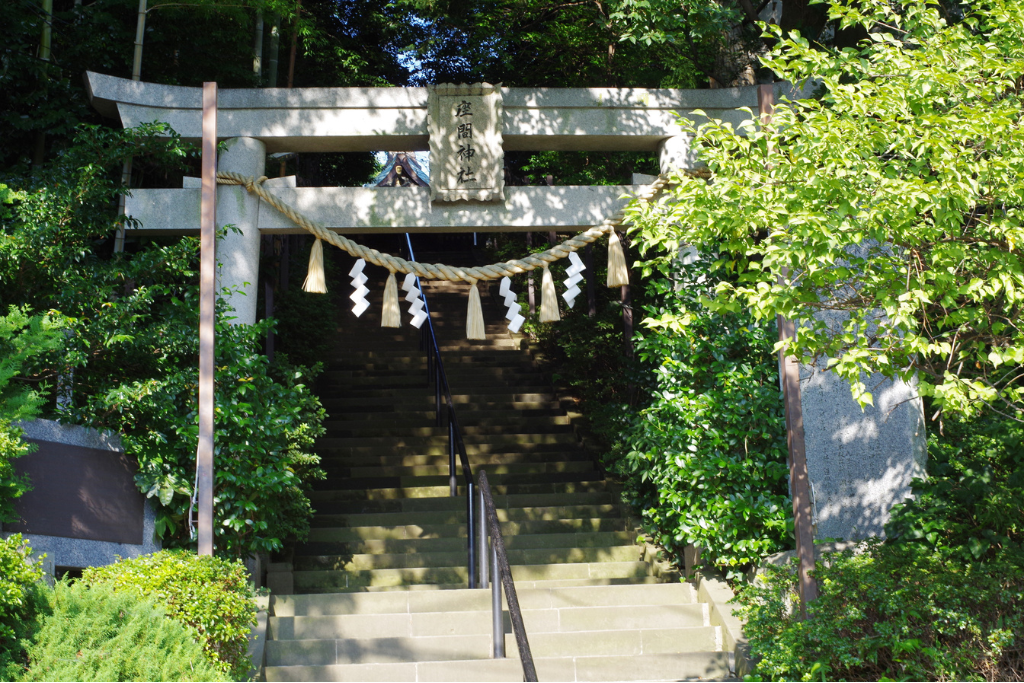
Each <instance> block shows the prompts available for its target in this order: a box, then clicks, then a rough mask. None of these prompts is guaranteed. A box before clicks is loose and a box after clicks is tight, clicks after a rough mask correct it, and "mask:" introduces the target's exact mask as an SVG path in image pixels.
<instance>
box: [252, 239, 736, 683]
mask: <svg viewBox="0 0 1024 683" xmlns="http://www.w3.org/2000/svg"><path fill="white" fill-rule="evenodd" d="M424 257H425V258H424ZM428 258H429V256H428V255H421V260H427V259H428ZM346 270H347V267H346ZM368 271H371V272H368V275H370V277H371V281H370V282H369V283H368V286H370V287H371V292H372V294H371V295H370V300H371V307H370V308H369V309H368V310H367V312H366V313H364V314H363V316H362V318H358V319H357V318H356V317H355V316H353V315H352V314H351V313H347V314H346V317H345V319H344V321H343V323H342V325H341V329H339V338H338V344H337V347H336V351H335V354H334V358H333V362H331V363H330V365H329V367H328V369H327V371H326V373H325V375H326V376H325V378H324V380H325V381H324V383H323V388H322V391H321V400H322V401H323V403H324V406H325V407H326V408H327V411H328V413H329V415H330V416H331V417H330V418H329V421H328V423H327V425H326V426H327V430H328V432H327V435H326V436H325V437H324V438H323V439H322V440H321V441H320V443H319V447H318V451H319V453H320V455H321V457H322V459H323V467H324V469H325V471H326V472H327V474H328V477H327V480H326V481H324V482H320V483H319V485H318V487H317V489H316V490H315V491H314V493H313V496H312V502H313V507H314V509H315V510H316V515H315V517H314V520H313V524H312V526H313V528H312V529H311V532H310V535H309V540H308V542H307V543H305V544H303V545H301V546H298V547H297V548H296V549H295V553H294V557H293V558H292V563H291V564H292V567H291V569H292V574H291V577H292V582H291V583H292V584H293V585H292V589H293V590H294V593H295V594H292V595H288V594H281V593H280V592H278V593H275V594H274V595H273V596H272V599H271V610H272V615H273V616H271V618H270V624H269V631H268V638H269V640H268V643H267V648H266V668H265V675H266V679H267V680H268V681H313V680H325V681H349V680H354V681H462V680H466V681H468V680H474V681H505V680H508V681H521V680H522V678H523V673H522V668H521V666H520V664H519V660H518V655H517V650H516V646H515V642H514V637H513V636H512V635H511V627H510V625H509V623H508V615H507V613H506V614H505V623H506V626H505V629H506V630H505V633H506V635H505V637H506V641H507V642H506V651H507V652H508V653H509V655H510V656H509V658H507V659H491V658H490V656H491V639H492V636H491V614H490V591H489V590H481V589H475V590H471V589H467V588H465V586H466V581H467V569H466V508H465V499H464V497H458V498H450V497H448V463H447V458H448V455H447V453H448V449H447V431H446V428H444V427H436V426H435V422H434V419H435V414H434V397H433V393H432V390H431V389H429V388H428V385H427V368H426V358H425V355H424V354H423V353H422V352H421V351H419V350H418V342H419V332H418V331H417V330H415V329H414V328H412V327H410V326H408V322H407V321H408V316H407V315H405V313H404V309H405V308H406V305H405V303H404V302H403V306H402V307H403V323H404V324H405V326H404V327H403V328H401V329H397V330H395V329H382V328H380V327H379V323H380V310H381V292H382V290H383V284H384V276H385V275H386V273H384V272H383V271H382V270H381V269H368ZM376 271H380V272H376ZM375 277H376V281H374V278H375ZM424 289H425V291H426V294H427V299H428V302H429V305H430V308H431V312H432V314H433V320H434V325H435V329H436V331H437V335H438V339H439V343H440V346H441V352H442V355H443V358H444V363H445V368H446V370H447V374H448V378H449V382H450V384H451V387H452V393H453V398H454V400H455V402H456V404H457V410H458V415H459V420H460V422H461V423H462V425H463V427H464V438H465V442H466V447H467V450H468V452H469V457H470V461H471V463H472V464H473V467H474V469H480V468H483V469H485V470H486V471H487V474H488V477H489V478H490V480H491V482H492V490H493V493H494V499H495V504H496V507H497V508H498V515H499V518H500V520H501V523H502V533H503V535H504V537H505V542H506V545H507V548H508V555H509V561H510V563H511V564H512V565H513V568H512V571H513V577H514V579H515V582H516V588H517V591H518V593H519V602H520V604H521V606H522V608H523V619H524V621H525V624H526V630H527V634H528V636H529V640H530V645H531V648H532V651H533V657H534V660H535V662H536V665H537V672H538V676H539V678H540V680H541V681H607V680H619V681H624V680H680V679H709V678H719V679H720V678H723V677H728V676H729V675H730V674H729V654H728V653H727V652H725V651H724V650H723V632H722V627H721V626H713V625H712V619H711V614H710V610H709V606H708V604H706V603H701V602H699V601H698V599H697V597H698V596H697V591H696V590H695V588H694V587H693V585H691V584H689V583H680V582H679V580H678V576H677V575H676V574H674V573H672V572H671V571H669V570H668V569H667V568H666V567H665V565H664V564H663V563H659V562H656V561H653V559H652V558H651V557H650V555H649V552H648V551H647V549H646V547H645V546H642V545H637V544H636V537H637V532H636V529H635V525H634V524H633V522H632V521H631V520H630V517H629V512H628V510H627V509H625V508H624V506H623V505H622V504H621V503H620V501H619V499H618V495H617V494H616V493H615V492H614V491H613V490H612V489H611V488H610V487H609V484H608V482H606V481H605V480H604V479H603V478H602V475H601V473H600V472H599V471H598V469H597V468H596V467H595V465H594V462H593V458H592V455H591V454H589V453H588V452H586V451H585V450H584V449H583V448H582V447H581V445H580V443H579V441H578V439H577V437H576V435H575V433H574V431H573V428H572V426H571V425H570V424H569V420H568V417H567V416H566V414H565V412H564V411H563V410H562V409H561V408H560V404H559V402H558V400H557V397H556V396H555V395H554V394H553V392H552V389H551V385H550V382H549V380H548V378H547V377H546V376H545V375H544V374H543V373H542V372H541V371H540V370H538V369H537V368H536V367H535V366H534V364H533V362H532V360H531V357H530V355H529V354H528V353H527V352H526V351H523V350H520V342H519V339H518V338H516V337H514V336H511V335H510V334H509V333H508V332H507V330H506V329H505V324H504V307H503V306H501V302H500V300H497V296H496V291H497V289H496V287H495V288H494V291H495V298H494V299H492V297H491V296H490V295H489V292H488V290H487V288H483V287H482V288H481V294H482V295H483V303H484V316H485V319H486V320H487V321H489V324H488V325H487V336H488V339H487V340H486V341H468V340H466V339H465V316H466V303H467V292H468V285H462V284H452V283H427V282H424ZM347 293H348V292H347V290H346V292H345V295H347ZM461 481H462V480H461V477H460V482H461ZM463 493H464V492H463ZM649 560H652V561H649ZM285 590H286V591H287V588H286V589H285Z"/></svg>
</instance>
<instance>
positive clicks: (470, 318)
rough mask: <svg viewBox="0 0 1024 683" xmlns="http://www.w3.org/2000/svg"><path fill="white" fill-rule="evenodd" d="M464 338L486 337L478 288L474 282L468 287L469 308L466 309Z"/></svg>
mask: <svg viewBox="0 0 1024 683" xmlns="http://www.w3.org/2000/svg"><path fill="white" fill-rule="evenodd" d="M466 339H487V335H486V334H485V333H484V311H483V308H482V307H481V306H480V290H478V289H477V288H476V282H474V283H473V286H472V287H470V288H469V310H467V311H466Z"/></svg>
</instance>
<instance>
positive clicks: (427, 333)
mask: <svg viewBox="0 0 1024 683" xmlns="http://www.w3.org/2000/svg"><path fill="white" fill-rule="evenodd" d="M405 243H406V246H408V247H409V259H410V260H413V261H414V260H416V256H415V254H413V251H412V239H410V237H409V233H405ZM416 288H417V289H418V290H420V296H421V297H422V299H423V311H424V313H426V314H427V320H426V322H427V324H426V325H425V326H424V327H422V328H420V335H421V336H420V348H421V350H423V351H426V352H427V380H428V383H429V382H432V383H433V384H434V410H435V412H436V420H437V422H436V424H437V426H438V427H440V426H441V425H442V424H443V420H442V419H441V415H442V410H441V399H442V397H443V398H444V403H445V405H446V406H447V407H448V410H447V411H444V412H446V413H447V418H448V487H449V495H450V496H451V497H453V498H454V497H455V496H457V495H459V493H458V479H457V477H456V475H455V470H456V464H455V455H456V453H458V456H459V461H460V464H461V465H462V476H463V477H464V479H465V481H466V531H467V534H466V539H467V541H466V543H467V548H466V550H467V553H468V555H469V557H468V563H469V587H470V588H479V587H480V585H479V582H478V580H477V572H476V569H477V567H476V565H477V559H476V543H475V536H476V533H477V519H476V514H475V511H474V509H473V508H474V505H473V499H474V489H475V486H474V483H473V469H472V468H471V467H470V465H469V456H468V455H467V453H466V444H465V443H464V442H463V440H462V428H461V427H460V426H459V418H458V416H457V415H456V414H455V403H454V401H452V391H451V387H450V386H449V385H448V375H447V374H446V373H445V371H444V361H442V360H441V350H440V348H438V345H437V333H436V332H435V330H434V320H433V317H432V316H431V315H430V305H429V304H428V303H427V295H426V292H424V291H423V287H422V285H421V284H420V278H419V276H418V275H417V276H416Z"/></svg>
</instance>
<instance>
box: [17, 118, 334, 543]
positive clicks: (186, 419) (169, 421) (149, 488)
mask: <svg viewBox="0 0 1024 683" xmlns="http://www.w3.org/2000/svg"><path fill="white" fill-rule="evenodd" d="M164 133H166V131H165V130H164V129H162V128H159V127H144V128H142V129H136V130H128V131H111V130H108V129H101V128H86V129H84V130H83V131H81V133H80V135H79V137H78V143H77V144H76V145H74V146H72V147H70V148H68V149H67V150H64V151H63V152H61V154H59V155H58V157H57V158H56V160H55V161H54V162H53V163H52V165H50V167H49V168H44V169H43V170H42V171H41V172H40V173H39V174H38V175H36V176H32V177H29V178H27V179H25V184H26V187H25V188H24V189H21V190H19V192H20V194H19V197H20V199H18V200H16V201H15V202H14V204H12V205H11V209H10V211H9V212H8V214H7V215H6V216H4V217H3V223H2V230H3V237H4V239H3V240H2V241H0V285H2V287H0V299H2V300H3V301H4V303H7V304H8V305H13V304H17V305H32V306H34V307H37V308H40V309H43V310H50V309H56V310H59V311H61V313H62V314H63V316H64V318H65V321H66V329H67V331H68V333H69V334H68V336H67V338H66V339H64V340H63V343H62V344H61V349H60V350H59V353H56V354H53V357H51V358H48V359H47V362H46V363H44V364H41V369H40V370H39V372H38V373H37V377H38V378H42V379H50V380H51V381H53V380H54V379H55V377H56V376H57V375H58V374H61V373H66V372H68V370H69V369H73V370H74V391H73V394H72V396H71V397H70V401H69V402H68V403H66V404H65V405H64V407H63V408H62V412H61V413H60V415H61V416H62V417H63V418H66V419H68V420H69V421H71V422H73V423H77V424H85V425H89V426H92V427H95V428H97V429H109V430H112V431H115V432H118V433H120V434H121V435H122V437H123V442H124V445H125V448H126V451H127V452H128V453H129V455H132V456H134V457H136V458H137V459H138V461H139V473H138V475H137V484H138V485H139V488H140V489H141V490H142V491H143V492H145V493H146V494H147V495H149V496H151V497H152V498H153V499H154V500H156V501H158V502H159V503H160V504H161V507H160V510H159V512H158V522H157V532H158V535H160V536H161V537H162V538H163V539H164V542H165V543H167V544H169V545H174V544H186V545H187V544H189V543H191V542H192V541H191V539H190V535H189V531H188V519H189V517H188V513H189V509H190V500H191V497H192V492H193V486H194V478H195V453H196V444H197V438H198V435H197V426H196V425H197V418H196V416H197V406H196V403H197V393H198V392H197V386H198V385H197V383H198V376H197V373H198V370H197V367H196V362H195V359H196V357H197V356H198V339H197V338H196V334H195V330H196V326H197V324H198V305H197V302H198V276H197V269H198V255H199V254H198V246H199V245H198V240H196V239H195V238H184V239H177V240H164V243H162V244H161V243H151V244H148V245H145V246H144V247H142V248H140V249H138V250H137V251H136V252H135V253H121V254H111V253H110V252H109V251H107V249H109V244H110V237H111V236H112V234H113V229H114V222H115V216H114V215H113V213H112V212H111V210H110V209H111V200H112V199H113V198H114V197H116V195H117V193H118V192H121V191H124V189H123V188H121V187H120V186H119V184H118V183H117V182H116V179H117V178H118V177H119V173H118V171H117V170H116V169H119V168H120V162H121V160H122V159H123V158H124V156H125V155H126V154H134V155H136V156H138V157H139V158H146V157H147V156H148V157H149V158H151V159H152V160H153V163H162V164H164V165H166V164H168V163H173V162H180V161H182V160H184V159H186V158H187V155H188V153H189V149H188V148H187V147H184V146H182V145H181V144H180V142H179V141H178V140H177V139H176V138H175V137H174V136H170V137H163V134H164ZM229 316H230V312H229V311H228V310H227V309H226V308H224V304H221V306H220V310H219V314H218V336H219V340H220V343H219V344H218V345H217V349H218V358H217V367H218V377H217V380H218V385H217V386H218V391H217V396H216V401H217V415H216V420H217V432H218V441H217V444H216V448H217V451H216V457H217V458H218V462H222V463H225V464H226V466H224V467H218V474H217V481H216V488H217V491H218V496H217V500H216V505H217V507H216V511H215V514H216V515H217V520H216V521H217V524H216V525H215V528H216V529H217V532H218V536H217V539H216V543H217V549H218V552H220V553H224V554H229V555H234V556H242V555H250V554H252V553H256V552H267V551H271V550H277V549H280V548H281V546H282V544H283V542H284V540H285V539H290V538H301V537H302V536H303V534H304V533H305V530H306V529H307V528H308V523H309V516H310V507H309V500H308V497H307V496H306V491H307V488H308V482H309V480H310V479H311V478H314V477H316V476H319V470H318V468H317V463H318V462H319V461H318V459H317V457H316V456H315V455H313V454H312V453H311V447H312V444H313V441H314V439H315V438H316V437H317V436H319V435H320V433H321V432H322V427H321V422H322V420H323V417H324V411H323V408H322V407H321V406H320V404H319V402H318V401H317V399H316V398H315V397H314V396H313V395H312V394H311V393H310V391H309V388H308V380H309V378H310V377H311V376H312V375H313V374H314V373H313V372H311V371H309V370H307V369H305V368H299V367H291V366H289V365H287V364H285V363H280V364H278V365H277V366H275V367H273V368H272V367H271V366H270V365H269V364H268V362H267V360H266V358H265V357H264V356H263V355H262V354H261V352H260V348H259V344H260V341H261V337H262V336H265V334H266V332H267V329H268V328H269V327H270V326H272V325H273V322H272V321H267V322H264V323H261V324H259V325H256V326H234V325H230V324H228V318H229ZM49 411H50V414H56V407H55V406H52V405H51V406H50V407H49ZM228 464H229V465H228Z"/></svg>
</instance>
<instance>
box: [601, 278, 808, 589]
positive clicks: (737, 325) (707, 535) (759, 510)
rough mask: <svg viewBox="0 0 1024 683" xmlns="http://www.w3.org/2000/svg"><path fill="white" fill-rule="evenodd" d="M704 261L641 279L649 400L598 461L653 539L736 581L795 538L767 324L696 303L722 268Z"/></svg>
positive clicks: (772, 335)
mask: <svg viewBox="0 0 1024 683" xmlns="http://www.w3.org/2000/svg"><path fill="white" fill-rule="evenodd" d="M708 265H709V262H708V261H707V260H699V261H697V262H694V263H691V264H688V265H682V264H679V265H678V266H677V271H676V272H675V273H674V276H673V277H672V278H671V279H652V280H651V281H650V282H649V283H648V287H649V288H651V289H652V290H653V291H654V292H655V293H656V294H655V295H654V296H653V297H652V298H653V299H654V300H655V302H656V303H654V304H652V305H650V306H649V307H648V313H649V314H650V317H649V318H648V319H647V320H645V321H644V322H645V325H647V326H648V329H647V330H646V331H645V332H643V333H642V334H639V335H638V337H637V352H638V354H639V356H640V358H641V359H642V360H643V361H645V362H647V363H650V364H651V365H653V366H654V367H655V368H656V371H655V380H654V390H653V392H652V397H651V402H650V405H648V406H647V407H645V408H644V409H642V410H640V411H639V412H638V413H636V414H634V415H630V416H629V417H628V418H627V419H626V421H625V422H626V423H625V426H624V429H623V431H622V434H621V436H620V442H619V443H618V444H617V446H616V448H614V449H613V450H612V452H611V454H610V455H609V456H608V457H607V458H606V461H607V462H608V464H609V465H610V467H611V469H612V470H613V471H614V472H615V473H616V474H618V475H619V476H621V477H622V478H623V480H624V482H625V484H626V487H625V490H626V493H627V495H628V497H629V502H630V503H631V504H632V505H633V506H634V508H635V509H636V510H638V511H640V512H641V513H642V515H643V521H644V523H645V525H646V527H647V529H648V533H649V534H650V536H651V537H652V540H653V541H655V542H657V543H659V544H660V545H661V546H663V547H664V548H666V549H668V550H670V551H671V552H673V553H674V554H676V555H677V556H681V555H682V549H683V547H684V546H686V545H688V544H694V545H698V546H700V547H701V551H702V560H703V561H706V562H709V563H711V564H713V565H715V566H718V567H719V568H721V569H723V570H724V571H725V572H726V573H727V574H728V575H730V576H732V577H736V576H739V575H741V574H742V572H744V571H746V569H748V568H749V567H750V566H751V565H753V564H755V563H757V562H758V561H759V560H760V559H761V558H763V557H764V556H766V555H769V554H771V553H773V552H777V551H779V550H783V549H785V548H786V547H788V544H789V542H790V538H791V536H792V533H793V523H792V506H791V504H790V500H789V492H788V489H787V482H788V470H787V468H786V454H787V448H786V429H785V414H784V411H783V405H782V399H781V394H780V391H779V376H778V365H777V362H776V357H775V355H774V353H773V352H772V348H773V346H774V342H775V340H776V338H777V332H776V328H775V325H774V324H772V323H770V322H765V321H758V320H756V319H755V318H754V317H753V316H751V315H749V314H746V313H736V314H733V315H722V314H719V313H714V312H712V311H710V310H708V309H707V308H705V307H704V306H703V305H702V304H701V303H700V298H701V297H702V296H704V295H706V294H707V292H708V290H710V289H713V288H714V286H715V284H716V282H717V280H718V278H720V277H721V276H722V275H723V273H722V272H721V271H714V270H712V269H709V267H708Z"/></svg>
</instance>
